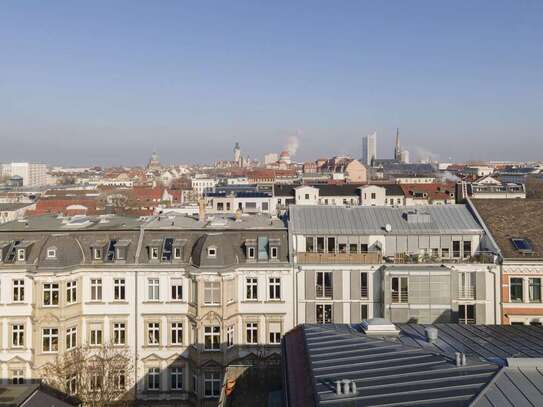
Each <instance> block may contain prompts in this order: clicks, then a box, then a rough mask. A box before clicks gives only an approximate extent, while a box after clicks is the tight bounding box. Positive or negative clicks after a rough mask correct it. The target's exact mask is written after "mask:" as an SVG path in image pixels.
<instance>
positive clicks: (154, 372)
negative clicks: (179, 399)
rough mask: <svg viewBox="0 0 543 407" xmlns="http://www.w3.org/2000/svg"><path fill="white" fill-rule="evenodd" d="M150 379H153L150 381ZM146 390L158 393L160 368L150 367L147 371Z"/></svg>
mask: <svg viewBox="0 0 543 407" xmlns="http://www.w3.org/2000/svg"><path fill="white" fill-rule="evenodd" d="M151 377H152V378H153V380H152V381H151ZM151 385H152V386H151ZM147 390H148V391H160V368H158V367H150V368H149V369H147Z"/></svg>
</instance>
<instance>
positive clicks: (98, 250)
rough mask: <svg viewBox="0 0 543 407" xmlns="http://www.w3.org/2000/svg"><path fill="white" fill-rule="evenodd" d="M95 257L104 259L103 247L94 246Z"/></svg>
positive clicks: (95, 258)
mask: <svg viewBox="0 0 543 407" xmlns="http://www.w3.org/2000/svg"><path fill="white" fill-rule="evenodd" d="M93 258H94V260H102V249H101V248H99V247H95V248H94V253H93Z"/></svg>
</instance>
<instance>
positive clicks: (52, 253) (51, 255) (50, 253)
mask: <svg viewBox="0 0 543 407" xmlns="http://www.w3.org/2000/svg"><path fill="white" fill-rule="evenodd" d="M47 258H48V259H56V258H57V249H56V248H55V247H48V248H47Z"/></svg>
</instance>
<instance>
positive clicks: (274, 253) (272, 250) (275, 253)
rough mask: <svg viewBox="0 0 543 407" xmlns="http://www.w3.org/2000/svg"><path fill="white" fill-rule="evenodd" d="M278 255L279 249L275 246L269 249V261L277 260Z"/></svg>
mask: <svg viewBox="0 0 543 407" xmlns="http://www.w3.org/2000/svg"><path fill="white" fill-rule="evenodd" d="M278 254H279V248H278V247H277V246H272V247H270V259H274V260H275V259H277V257H278Z"/></svg>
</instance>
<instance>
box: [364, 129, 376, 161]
mask: <svg viewBox="0 0 543 407" xmlns="http://www.w3.org/2000/svg"><path fill="white" fill-rule="evenodd" d="M375 158H377V133H373V134H368V135H367V136H365V137H363V138H362V163H363V164H364V165H366V166H368V167H369V166H371V165H372V162H373V160H374V159H375Z"/></svg>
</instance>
